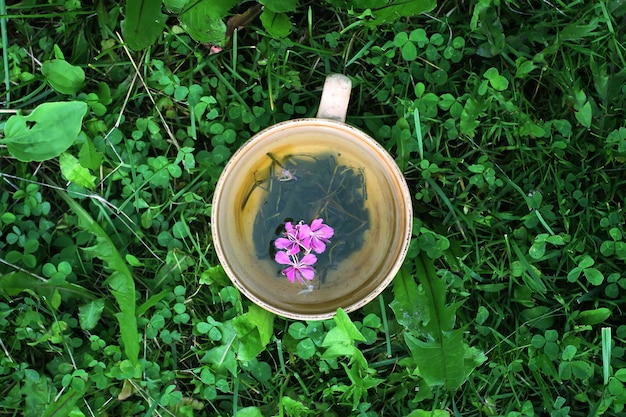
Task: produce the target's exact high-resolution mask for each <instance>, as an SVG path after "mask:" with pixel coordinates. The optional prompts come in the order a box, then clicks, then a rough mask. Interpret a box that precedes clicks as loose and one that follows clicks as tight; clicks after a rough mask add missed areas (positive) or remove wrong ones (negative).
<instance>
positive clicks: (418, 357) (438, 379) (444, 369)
mask: <svg viewBox="0 0 626 417" xmlns="http://www.w3.org/2000/svg"><path fill="white" fill-rule="evenodd" d="M404 340H405V341H406V344H407V346H408V347H409V349H410V350H411V355H412V356H413V359H414V360H415V362H416V363H417V366H418V368H419V373H420V375H421V376H422V378H424V380H425V381H426V383H427V384H428V385H430V386H444V387H445V388H448V389H451V390H454V389H457V388H459V387H460V386H461V385H462V384H463V382H464V381H465V366H464V362H463V356H464V354H465V349H464V346H463V331H462V330H453V331H449V332H444V333H442V335H441V337H440V338H439V340H430V341H428V342H424V341H421V340H419V339H417V338H416V337H415V336H413V335H411V334H410V333H405V334H404Z"/></svg>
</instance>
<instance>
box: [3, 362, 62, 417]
mask: <svg viewBox="0 0 626 417" xmlns="http://www.w3.org/2000/svg"><path fill="white" fill-rule="evenodd" d="M33 372H35V371H34V370H33ZM20 389H21V391H22V392H24V393H27V395H26V396H25V398H24V406H23V407H24V408H23V414H22V415H23V416H24V417H41V415H42V414H43V413H44V410H45V409H46V407H47V406H48V404H50V402H52V400H53V398H54V394H55V391H56V390H55V388H54V385H53V383H52V380H51V379H49V378H47V377H44V376H39V375H38V377H37V378H28V377H27V378H25V379H24V381H23V385H22V386H21V387H20ZM6 398H8V397H6Z"/></svg>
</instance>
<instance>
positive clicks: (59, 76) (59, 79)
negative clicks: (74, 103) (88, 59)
mask: <svg viewBox="0 0 626 417" xmlns="http://www.w3.org/2000/svg"><path fill="white" fill-rule="evenodd" d="M41 73H42V74H43V76H44V77H46V81H48V83H49V84H50V86H51V87H52V88H53V89H54V90H55V91H58V92H59V93H61V94H76V93H77V92H78V91H79V90H80V89H81V87H82V86H83V84H84V83H85V71H83V69H82V68H81V67H78V66H76V65H72V64H70V63H69V62H67V61H66V60H64V59H51V60H49V61H45V62H44V63H43V64H42V65H41Z"/></svg>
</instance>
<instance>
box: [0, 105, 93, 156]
mask: <svg viewBox="0 0 626 417" xmlns="http://www.w3.org/2000/svg"><path fill="white" fill-rule="evenodd" d="M85 114H87V104H86V103H83V102H82V101H69V102H57V103H44V104H40V105H39V106H37V107H36V108H35V109H34V110H33V111H32V112H31V113H30V114H29V115H28V116H21V115H16V116H11V117H9V120H7V122H6V125H5V126H4V139H2V140H0V144H6V145H7V149H8V150H9V153H10V154H11V155H13V156H14V157H15V158H17V159H19V160H20V161H23V162H30V161H46V160H48V159H52V158H56V157H57V156H59V155H61V154H62V153H63V152H65V151H66V150H67V149H68V148H69V147H70V146H72V144H73V143H74V141H76V138H77V137H78V134H79V133H80V129H81V127H82V123H83V117H85Z"/></svg>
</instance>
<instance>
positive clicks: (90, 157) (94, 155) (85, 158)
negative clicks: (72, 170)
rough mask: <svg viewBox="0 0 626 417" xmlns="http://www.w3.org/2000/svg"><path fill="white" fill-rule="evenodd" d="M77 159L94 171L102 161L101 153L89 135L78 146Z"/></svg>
mask: <svg viewBox="0 0 626 417" xmlns="http://www.w3.org/2000/svg"><path fill="white" fill-rule="evenodd" d="M78 160H79V161H80V164H81V165H82V166H84V167H85V168H89V169H91V170H94V171H95V170H97V169H98V168H100V164H101V163H102V154H101V153H100V152H98V151H97V150H96V147H95V146H94V144H93V141H92V140H91V139H90V138H89V137H86V138H85V142H84V143H83V144H82V146H81V147H80V151H79V152H78Z"/></svg>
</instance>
